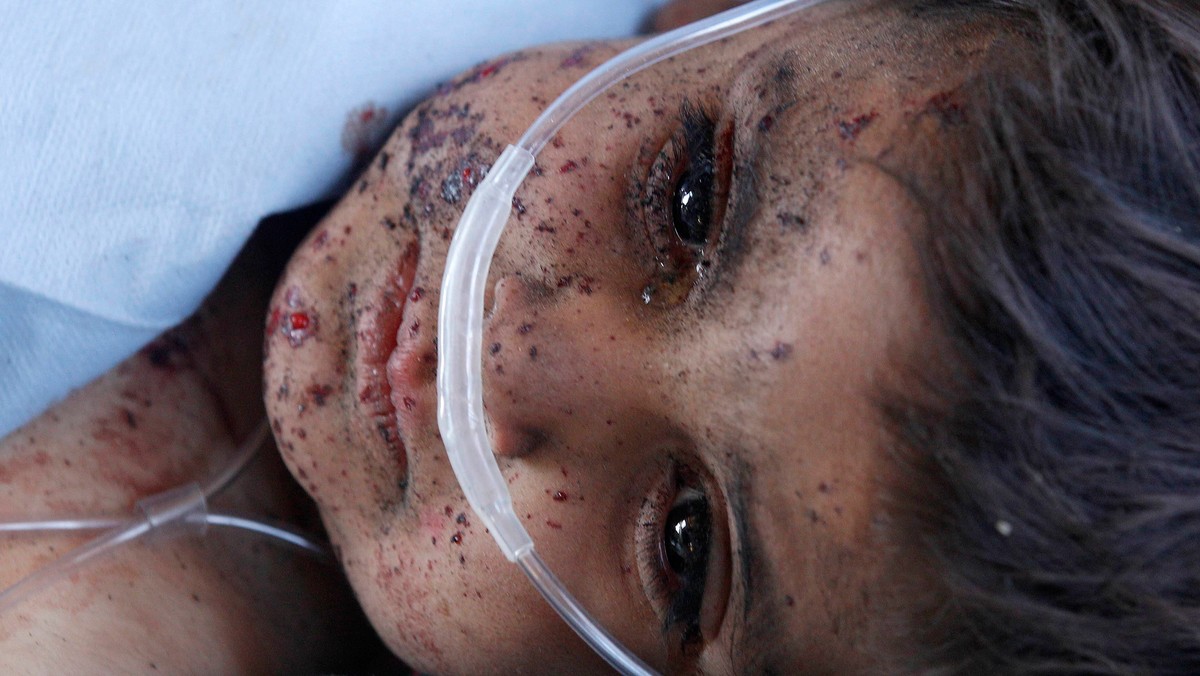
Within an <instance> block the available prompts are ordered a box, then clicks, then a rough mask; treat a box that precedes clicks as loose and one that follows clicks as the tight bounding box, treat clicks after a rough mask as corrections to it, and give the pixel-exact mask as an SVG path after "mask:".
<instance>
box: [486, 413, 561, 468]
mask: <svg viewBox="0 0 1200 676" xmlns="http://www.w3.org/2000/svg"><path fill="white" fill-rule="evenodd" d="M488 437H489V438H490V439H491V442H492V452H493V453H495V454H496V455H499V456H503V457H506V458H521V457H524V456H527V455H529V454H531V453H533V452H534V451H536V450H537V449H538V448H540V447H541V446H543V445H544V444H545V443H546V441H547V439H549V435H547V434H546V432H545V431H544V430H541V429H538V428H535V427H510V426H503V425H496V424H494V423H493V421H492V420H491V419H490V418H489V419H488Z"/></svg>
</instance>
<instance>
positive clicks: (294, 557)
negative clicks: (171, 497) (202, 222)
mask: <svg viewBox="0 0 1200 676" xmlns="http://www.w3.org/2000/svg"><path fill="white" fill-rule="evenodd" d="M275 267H276V263H274V262H271V261H264V259H263V256H262V250H261V242H259V243H255V244H254V245H253V246H252V247H251V248H250V249H248V250H247V252H245V253H244V254H243V255H242V256H241V257H240V258H239V260H238V262H237V263H235V265H234V266H233V268H231V269H230V271H229V273H228V274H227V276H226V278H225V279H224V280H223V281H222V283H221V285H220V287H219V288H218V289H217V290H216V291H214V292H213V294H212V296H211V297H210V298H209V299H208V300H207V301H206V303H205V305H204V307H203V308H202V309H201V310H200V311H199V312H198V313H197V315H196V316H195V317H193V318H192V319H191V320H189V321H188V322H187V323H185V324H184V325H182V326H181V327H179V328H177V329H174V330H172V331H170V332H168V333H166V334H164V335H163V336H161V337H160V338H159V339H157V340H156V341H154V342H153V343H151V344H150V345H148V346H146V347H145V348H144V349H142V350H141V351H140V352H139V353H137V354H135V355H134V356H132V357H130V358H129V359H128V360H126V361H125V362H123V363H122V364H120V365H119V366H117V367H116V368H115V369H113V370H112V371H110V372H109V373H107V374H105V375H104V376H102V377H101V378H99V379H97V380H96V381H94V382H93V383H91V384H89V385H87V386H86V387H83V388H81V389H79V390H77V391H76V392H74V393H73V394H71V395H70V396H69V397H68V398H67V399H65V400H64V401H62V402H61V403H59V404H58V405H56V406H55V407H54V408H52V409H50V410H49V411H47V412H46V413H44V414H43V415H42V416H40V417H39V418H37V419H36V420H34V421H32V422H31V423H29V424H27V425H26V426H24V427H23V428H21V429H20V430H18V431H16V432H15V433H13V434H11V435H9V436H8V437H6V438H4V439H2V440H0V518H7V517H14V516H15V517H24V516H49V515H63V514H79V515H127V514H131V513H133V510H134V509H135V503H136V502H137V501H138V500H140V499H142V498H145V497H147V496H150V495H154V494H156V493H159V492H162V491H164V490H167V489H169V488H171V487H174V486H179V485H183V484H187V483H189V482H192V481H196V480H203V479H204V478H206V477H209V476H212V475H213V474H214V473H216V472H218V471H220V470H221V469H222V468H223V467H224V466H225V464H226V463H227V462H228V461H229V460H230V458H231V457H232V455H233V453H234V451H235V450H236V447H237V445H238V444H239V442H240V441H242V440H243V439H244V438H245V437H246V436H247V435H248V434H249V433H250V432H251V431H252V430H253V429H254V427H255V426H256V425H257V423H258V421H260V420H261V419H262V417H263V410H262V401H261V384H260V383H261V374H260V369H261V342H262V328H261V327H262V321H263V316H264V309H265V307H266V302H267V299H268V297H269V294H270V291H271V285H272V284H273V281H274V278H275V272H274V269H275ZM212 509H213V510H214V511H217V510H219V511H221V512H233V513H239V514H248V515H254V516H258V517H262V518H268V519H275V520H285V521H289V522H291V523H299V524H306V525H308V526H311V527H313V528H316V527H318V526H317V523H316V521H315V517H314V516H313V511H312V509H311V507H310V506H309V505H308V503H307V500H306V499H305V498H304V497H303V495H302V493H301V492H300V491H299V490H298V488H297V487H296V486H295V485H294V484H293V483H292V481H291V479H290V477H289V476H288V475H287V472H286V470H285V469H284V468H283V466H282V463H281V462H280V461H279V460H278V458H277V456H276V454H275V452H274V449H273V448H264V449H263V451H261V452H260V453H259V454H258V456H257V458H256V459H255V460H254V461H253V462H252V464H251V465H250V466H249V468H248V469H247V471H246V472H245V473H244V474H243V475H242V476H240V477H239V478H238V479H237V480H236V481H235V482H234V483H233V484H232V485H231V486H230V487H229V488H228V489H227V490H226V491H224V492H222V493H221V494H220V495H218V496H217V497H216V498H215V499H214V501H213V503H212ZM94 536H95V535H94V534H90V535H83V536H80V535H62V534H37V535H9V536H0V538H2V540H0V541H2V543H3V546H0V588H7V587H8V586H9V585H11V584H13V583H14V582H16V581H17V580H19V579H21V578H23V577H24V576H26V575H28V574H29V573H31V572H33V571H34V570H37V569H38V568H39V567H41V566H44V565H46V564H47V563H49V562H51V561H53V560H55V559H57V558H58V557H60V556H61V555H63V554H64V553H66V552H68V551H70V550H72V549H73V548H75V547H78V546H80V545H81V544H83V543H85V542H87V541H88V539H90V538H91V537H94ZM360 632H361V633H360ZM364 636H365V637H367V638H366V639H365V640H367V641H368V642H369V641H370V640H371V639H370V638H369V636H370V635H369V633H368V632H367V630H366V629H365V625H364V624H362V621H361V619H360V616H359V614H358V611H357V609H356V607H355V605H354V603H353V600H352V598H351V595H350V593H349V591H348V589H347V587H346V586H345V584H344V581H343V579H342V576H341V573H340V570H338V568H337V567H336V566H332V565H329V564H328V563H326V562H322V561H320V560H318V559H315V558H313V557H310V556H307V555H305V554H303V553H301V552H299V551H298V550H293V549H289V548H286V547H285V546H279V545H275V544H274V543H272V542H268V541H265V540H263V539H262V538H261V537H260V536H254V535H252V534H245V533H241V532H237V531H226V530H224V529H213V530H210V532H209V534H208V535H206V536H205V537H203V538H187V537H181V538H177V539H172V540H169V541H158V542H149V543H135V544H132V545H127V546H123V547H121V548H119V549H117V550H114V552H113V553H112V554H111V555H107V556H105V557H103V558H102V559H99V560H97V561H94V562H91V563H89V564H88V565H86V566H84V567H82V568H81V569H80V570H79V571H78V573H77V574H75V575H72V576H70V577H68V578H66V579H63V580H60V581H58V582H57V583H55V584H54V585H53V586H50V587H48V588H45V589H42V590H40V591H38V592H37V593H35V594H33V595H31V596H30V597H28V598H27V599H25V600H24V601H22V602H21V603H20V604H19V605H17V606H15V607H11V608H8V609H6V610H2V611H0V666H3V667H4V668H3V670H4V671H5V672H12V671H23V670H27V669H29V668H31V667H34V666H36V667H37V669H38V670H49V671H54V672H64V673H80V672H81V671H89V672H90V671H101V672H122V673H126V672H128V673H139V672H154V671H185V672H193V673H196V672H199V673H259V672H280V671H289V672H290V671H297V670H303V671H308V670H311V669H313V668H314V666H317V665H328V666H329V667H330V668H339V667H340V668H344V667H345V665H338V664H336V663H334V662H333V661H332V659H333V658H334V656H335V655H337V654H339V653H340V654H345V653H344V652H343V651H344V649H345V646H346V643H347V642H350V643H354V642H357V641H359V640H360V638H361V637H364Z"/></svg>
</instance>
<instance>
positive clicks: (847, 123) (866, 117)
mask: <svg viewBox="0 0 1200 676" xmlns="http://www.w3.org/2000/svg"><path fill="white" fill-rule="evenodd" d="M878 117H879V113H878V112H876V111H874V110H872V111H871V112H869V113H864V114H862V115H859V116H858V117H855V118H853V119H851V120H839V121H838V123H837V130H838V135H839V136H841V137H842V138H843V139H845V140H847V141H853V140H855V139H857V138H858V135H859V134H861V133H862V131H863V130H864V129H866V128H867V127H869V126H871V123H872V122H874V121H875V119H876V118H878Z"/></svg>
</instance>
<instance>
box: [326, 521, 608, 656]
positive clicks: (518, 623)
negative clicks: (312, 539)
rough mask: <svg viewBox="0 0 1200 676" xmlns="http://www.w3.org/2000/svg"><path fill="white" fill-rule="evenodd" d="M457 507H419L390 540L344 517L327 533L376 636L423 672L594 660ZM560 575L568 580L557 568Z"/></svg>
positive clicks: (382, 534) (385, 535)
mask: <svg viewBox="0 0 1200 676" xmlns="http://www.w3.org/2000/svg"><path fill="white" fill-rule="evenodd" d="M452 509H453V508H452ZM463 509H464V510H465V511H463V512H458V513H453V514H452V515H451V516H449V517H447V515H446V514H445V513H444V510H445V507H444V506H443V507H440V508H437V509H434V508H432V507H429V508H425V509H423V510H422V513H421V514H420V515H419V516H417V517H416V518H418V519H419V520H420V522H421V527H420V529H419V532H417V533H409V534H403V535H402V534H401V533H400V532H399V531H400V529H399V528H397V529H396V531H395V532H393V533H390V534H389V533H384V532H381V531H379V530H378V529H368V528H360V527H357V526H355V525H353V524H348V523H345V521H344V520H343V521H341V522H339V523H338V524H336V525H335V526H334V527H333V528H331V537H332V539H333V540H334V542H335V543H336V545H337V550H338V552H339V554H340V557H341V562H342V565H343V567H344V569H345V570H346V572H347V575H348V576H349V579H350V581H351V584H352V585H353V587H354V589H355V592H356V594H357V596H358V598H359V601H360V602H361V604H362V606H363V609H364V610H365V612H366V613H367V615H368V617H369V619H370V620H371V624H372V625H373V626H374V627H375V629H376V631H377V632H378V633H379V635H380V637H381V638H382V639H383V640H384V641H385V643H386V644H387V645H388V647H389V648H391V649H392V651H393V652H395V653H396V654H397V655H399V656H400V657H401V658H402V659H403V660H404V661H405V662H406V663H407V664H409V665H410V666H412V667H414V668H415V669H417V670H419V671H421V672H427V673H484V672H495V673H516V672H520V671H524V670H528V668H529V665H530V664H539V665H543V666H544V667H547V668H549V669H550V670H551V671H561V672H563V673H567V672H570V673H582V672H580V669H583V670H584V671H586V670H587V667H588V666H589V665H591V664H592V662H593V661H594V660H595V659H598V658H594V657H593V656H592V655H591V651H590V650H588V649H587V647H586V646H584V645H583V644H582V642H581V641H579V639H578V638H577V637H575V635H574V634H573V633H572V632H571V630H570V628H569V627H568V626H567V625H566V624H565V623H564V622H563V621H562V620H561V619H560V618H559V617H558V615H557V614H555V612H554V611H553V610H552V609H551V608H550V607H549V606H548V605H547V604H546V603H545V602H544V601H543V600H542V599H541V597H540V596H539V595H538V592H537V591H536V590H535V589H534V588H533V587H532V585H530V584H529V582H528V581H527V580H526V579H525V578H524V576H523V575H522V574H521V572H520V570H519V569H518V568H517V567H516V566H515V565H513V564H511V563H509V562H508V561H507V560H506V559H505V558H504V556H503V555H502V554H501V553H500V550H499V549H498V548H497V547H496V544H495V543H494V541H493V540H492V538H491V536H490V535H489V534H487V533H486V532H485V530H484V528H483V527H482V526H481V525H477V524H475V523H474V517H473V515H472V514H471V512H470V511H469V510H466V507H465V505H464V506H463ZM459 514H462V517H461V518H460V517H459ZM536 517H537V518H539V519H549V520H551V521H552V517H550V516H546V515H544V514H541V513H539V514H537V515H536ZM447 524H453V528H454V529H455V530H453V531H451V530H448V528H449V526H447ZM535 537H537V535H536V534H535ZM545 537H546V536H544V535H543V536H542V540H545ZM560 572H564V573H567V574H568V576H569V577H573V576H571V575H570V573H571V571H570V570H569V569H562V567H561V566H560Z"/></svg>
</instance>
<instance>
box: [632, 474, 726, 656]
mask: <svg viewBox="0 0 1200 676" xmlns="http://www.w3.org/2000/svg"><path fill="white" fill-rule="evenodd" d="M693 500H699V501H701V503H702V505H703V507H702V508H703V510H704V513H705V514H706V515H707V521H708V524H707V526H708V533H707V541H706V543H705V545H706V551H705V555H704V561H703V563H702V568H703V570H702V571H701V573H700V575H699V577H697V578H694V579H691V580H684V579H680V578H679V576H678V575H677V574H676V573H675V572H674V571H673V570H672V569H671V566H670V563H669V559H668V553H667V546H666V542H665V534H666V527H667V525H668V522H669V520H670V517H671V514H672V513H673V512H674V510H675V509H676V508H677V507H680V506H682V505H685V504H687V502H689V501H693ZM647 507H648V513H645V514H644V518H643V519H642V521H641V527H642V533H640V534H639V537H638V548H639V550H640V551H639V561H640V562H641V565H642V567H643V569H644V570H645V571H646V572H647V573H648V575H645V576H644V577H645V580H646V586H647V593H648V594H649V596H650V597H651V599H652V600H653V602H654V603H655V604H656V605H657V606H658V607H659V608H662V609H663V622H662V633H663V634H671V633H676V635H678V636H679V637H680V642H681V645H682V646H683V647H684V648H686V647H687V646H688V645H691V644H694V643H695V642H697V641H698V640H699V639H700V638H701V634H700V612H701V608H702V607H703V605H704V601H705V598H704V597H705V587H706V586H707V584H708V580H707V575H708V570H707V568H708V565H709V564H710V563H711V561H710V557H711V555H712V551H711V546H712V540H713V538H714V537H715V535H714V533H713V529H714V527H715V524H713V515H712V501H711V500H709V498H708V495H707V492H706V491H705V489H704V486H703V483H702V482H701V481H700V480H699V478H698V477H696V476H695V475H694V473H693V472H692V471H690V470H689V469H688V468H687V467H686V466H684V465H679V464H675V465H674V467H673V468H672V470H671V480H670V482H669V484H668V485H667V486H664V487H663V488H662V489H660V491H659V492H658V495H656V496H655V497H654V498H653V499H651V500H650V502H649V504H648V505H647Z"/></svg>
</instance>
